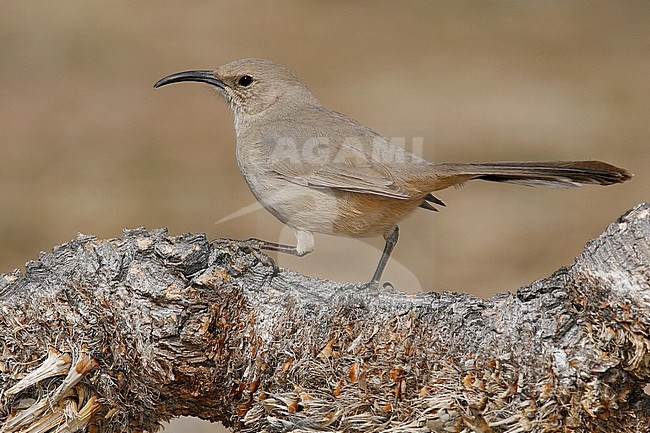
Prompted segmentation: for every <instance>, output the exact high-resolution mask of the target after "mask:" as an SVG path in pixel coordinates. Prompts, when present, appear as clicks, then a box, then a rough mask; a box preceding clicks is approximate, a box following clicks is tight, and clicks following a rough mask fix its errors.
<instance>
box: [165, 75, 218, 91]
mask: <svg viewBox="0 0 650 433" xmlns="http://www.w3.org/2000/svg"><path fill="white" fill-rule="evenodd" d="M181 81H197V82H199V83H207V84H211V85H213V86H217V87H220V88H222V89H223V87H224V82H223V81H221V80H220V79H218V78H217V77H215V76H214V73H213V72H212V71H185V72H177V73H175V74H171V75H167V76H166V77H165V78H161V79H160V80H158V82H157V83H156V84H154V85H153V87H154V88H155V89H157V88H158V87H162V86H166V85H167V84H172V83H180V82H181Z"/></svg>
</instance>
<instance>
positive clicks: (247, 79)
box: [237, 75, 253, 87]
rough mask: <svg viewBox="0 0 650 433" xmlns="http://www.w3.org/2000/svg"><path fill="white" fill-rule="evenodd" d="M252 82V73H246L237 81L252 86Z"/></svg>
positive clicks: (244, 85)
mask: <svg viewBox="0 0 650 433" xmlns="http://www.w3.org/2000/svg"><path fill="white" fill-rule="evenodd" d="M252 82H253V77H251V76H250V75H244V76H242V77H241V78H240V79H239V80H238V81H237V83H238V84H239V85H240V86H243V87H246V86H250V84H251V83H252Z"/></svg>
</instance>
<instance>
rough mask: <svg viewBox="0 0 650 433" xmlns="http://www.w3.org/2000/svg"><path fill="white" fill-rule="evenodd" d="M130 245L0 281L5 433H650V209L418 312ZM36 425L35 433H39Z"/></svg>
mask: <svg viewBox="0 0 650 433" xmlns="http://www.w3.org/2000/svg"><path fill="white" fill-rule="evenodd" d="M256 257H259V256H258V255H257V254H253V253H250V252H247V251H246V250H245V249H244V247H243V246H241V244H238V243H237V242H236V241H221V242H217V243H214V244H210V243H209V242H208V241H207V240H206V238H205V236H204V235H196V234H186V235H182V236H176V237H170V236H168V235H167V232H166V231H164V230H153V231H151V232H147V231H145V230H143V229H138V230H130V231H125V232H124V235H123V237H122V238H121V239H111V240H98V239H96V238H95V237H92V236H84V235H79V236H78V237H77V239H75V240H74V241H72V242H69V243H67V244H65V245H62V246H59V247H57V248H55V249H54V251H53V252H52V253H50V254H41V256H40V257H39V259H38V260H36V261H32V262H29V263H28V264H27V265H26V272H25V274H24V275H23V274H22V273H20V272H18V271H15V272H13V273H11V274H4V275H2V276H1V277H0V307H1V309H2V314H1V316H0V345H1V346H2V347H1V348H0V349H2V357H1V358H0V389H1V390H2V394H1V396H0V425H1V426H2V427H1V428H0V432H3V433H5V432H6V433H8V432H25V431H30V432H36V431H40V432H55V431H56V432H73V431H82V430H83V429H87V430H88V431H93V432H96V431H102V432H117V431H119V432H135V431H155V430H156V429H157V428H158V425H159V422H160V421H163V420H167V419H169V418H171V417H176V416H181V415H193V416H198V417H201V418H204V419H208V420H212V421H221V422H223V423H224V424H225V425H227V426H230V427H232V428H233V430H235V431H241V432H289V431H291V432H321V431H326V432H392V433H398V432H404V433H405V432H416V433H419V432H422V433H424V432H472V431H473V432H509V433H515V432H565V431H585V432H587V431H604V432H615V431H616V432H641V431H650V397H649V396H648V395H646V394H645V393H644V392H643V388H644V386H645V385H646V384H647V383H648V380H649V377H650V326H649V325H650V287H649V281H650V265H649V263H650V205H648V204H643V205H639V206H637V207H635V208H634V209H632V210H630V211H629V212H627V213H626V214H625V215H623V216H622V217H621V218H619V220H618V221H616V222H615V223H613V224H612V225H610V226H609V228H608V229H607V230H606V232H605V233H604V234H602V235H601V236H600V237H598V238H597V239H595V240H593V241H591V242H589V243H588V244H587V246H586V248H585V250H584V252H583V253H582V254H581V255H580V256H579V257H578V258H577V259H576V260H575V262H574V263H573V264H572V265H571V266H569V267H567V268H562V269H560V270H558V271H557V272H555V273H554V274H553V275H551V276H550V277H548V278H546V279H544V280H540V281H536V282H534V283H533V284H531V285H529V286H526V287H523V288H521V289H519V290H518V291H517V293H513V294H501V295H497V296H495V297H493V298H491V299H488V300H484V299H479V298H476V297H474V296H471V295H468V294H464V293H447V292H443V293H438V292H428V293H419V294H417V295H407V294H405V293H402V292H399V291H397V290H394V289H392V288H373V287H370V286H368V285H366V284H341V283H335V282H332V281H325V280H317V279H312V278H309V277H306V276H303V275H300V274H297V273H295V272H292V271H288V270H282V271H281V272H279V273H277V274H275V273H274V270H273V268H272V267H270V266H267V265H266V264H263V263H261V262H260V261H259V260H258V259H257V258H256ZM29 428H32V429H33V430H28V429H29Z"/></svg>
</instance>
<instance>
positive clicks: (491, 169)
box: [436, 161, 632, 189]
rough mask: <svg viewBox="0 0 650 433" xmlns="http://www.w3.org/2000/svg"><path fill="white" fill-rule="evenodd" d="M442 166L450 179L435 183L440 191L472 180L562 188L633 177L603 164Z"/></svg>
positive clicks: (546, 162) (619, 180)
mask: <svg viewBox="0 0 650 433" xmlns="http://www.w3.org/2000/svg"><path fill="white" fill-rule="evenodd" d="M443 165H444V166H446V167H445V168H446V169H447V170H444V171H445V172H447V173H449V175H450V176H449V177H448V178H447V177H446V176H443V177H442V178H438V179H437V182H436V186H440V187H442V188H446V187H448V186H451V185H453V184H459V183H463V182H466V181H468V180H472V179H482V180H487V181H491V182H507V183H516V184H522V185H533V186H545V187H551V188H553V187H555V188H558V187H559V188H562V187H576V186H580V185H584V184H597V185H612V184H615V183H621V182H625V181H627V180H630V179H631V178H632V174H630V173H629V172H628V171H627V170H625V169H622V168H619V167H616V166H614V165H611V164H608V163H606V162H602V161H543V162H488V163H480V164H472V163H466V164H465V163H462V164H443ZM455 180H457V181H455ZM442 188H436V189H442Z"/></svg>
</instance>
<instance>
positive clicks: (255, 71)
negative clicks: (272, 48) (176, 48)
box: [154, 59, 318, 118]
mask: <svg viewBox="0 0 650 433" xmlns="http://www.w3.org/2000/svg"><path fill="white" fill-rule="evenodd" d="M181 81H197V82H201V83H207V84H209V85H211V86H213V87H214V88H215V89H216V90H217V91H218V92H219V93H220V94H221V95H223V97H224V98H225V99H226V101H228V103H229V104H230V108H231V109H232V111H233V113H234V114H235V117H236V118H237V117H245V116H254V115H257V114H260V113H262V112H264V111H266V110H268V109H269V108H271V107H275V106H278V105H281V106H287V107H297V106H299V105H300V104H317V103H318V102H317V101H316V99H315V98H314V96H313V95H312V94H311V92H310V91H309V89H308V88H307V87H306V86H305V85H304V84H303V82H302V81H300V79H299V78H298V77H296V76H295V75H293V74H292V73H291V72H290V71H289V70H288V69H286V68H285V67H283V66H280V65H278V64H275V63H273V62H271V61H269V60H263V59H241V60H235V61H234V62H231V63H228V64H226V65H223V66H221V67H219V68H217V69H215V70H196V71H185V72H178V73H176V74H171V75H168V76H167V77H164V78H162V79H160V80H159V81H158V82H157V83H156V84H155V85H154V87H155V88H158V87H161V86H165V85H167V84H171V83H178V82H181Z"/></svg>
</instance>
